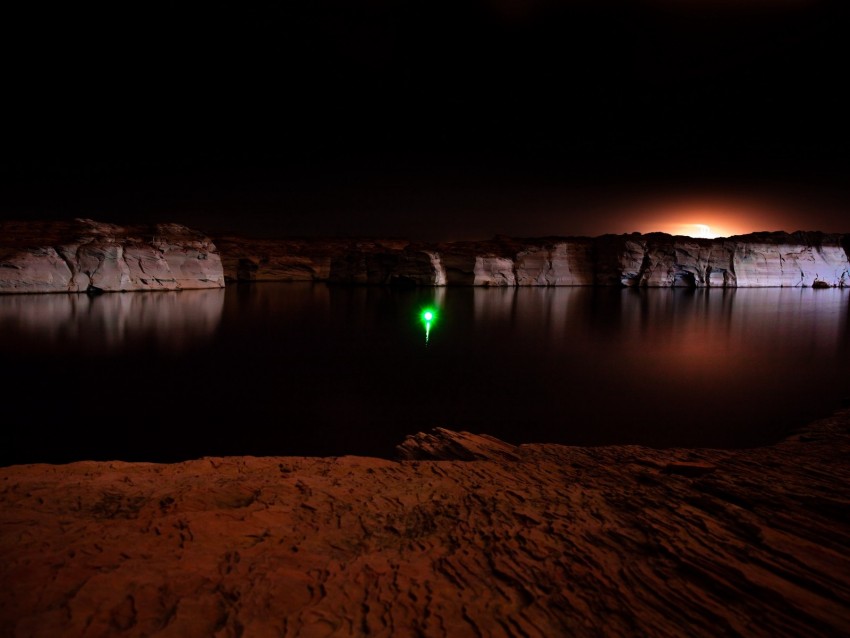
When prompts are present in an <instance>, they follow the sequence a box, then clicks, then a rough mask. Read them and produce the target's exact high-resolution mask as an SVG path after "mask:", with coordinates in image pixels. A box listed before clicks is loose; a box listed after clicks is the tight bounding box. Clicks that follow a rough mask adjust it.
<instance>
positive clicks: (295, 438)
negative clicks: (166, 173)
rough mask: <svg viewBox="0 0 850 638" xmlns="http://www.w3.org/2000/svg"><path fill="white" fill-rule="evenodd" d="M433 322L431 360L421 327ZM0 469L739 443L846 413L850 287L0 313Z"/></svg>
mask: <svg viewBox="0 0 850 638" xmlns="http://www.w3.org/2000/svg"><path fill="white" fill-rule="evenodd" d="M427 305H434V306H436V307H438V308H439V309H440V316H439V318H438V320H437V321H436V322H435V323H434V324H433V325H432V327H431V330H430V333H429V335H428V342H427V343H426V335H425V329H424V326H423V325H422V324H421V323H420V321H419V311H420V309H421V308H423V307H425V306H427ZM0 363H2V365H0V369H1V370H2V373H0V374H2V377H0V381H2V396H3V410H2V423H3V438H4V442H3V445H2V457H0V462H2V463H3V464H9V463H24V462H38V461H45V462H66V461H73V460H82V459H98V460H106V459H121V460H148V461H175V460H184V459H191V458H198V457H200V456H206V455H233V454H252V455H302V454H307V455H341V454H362V455H383V456H391V455H392V454H393V448H394V446H395V445H397V444H398V443H400V442H401V441H402V440H403V439H404V437H405V435H406V434H409V433H413V432H416V431H420V430H425V429H428V428H432V427H434V426H446V427H449V428H453V429H464V430H470V431H473V432H486V433H489V434H492V435H494V436H497V437H500V438H503V439H505V440H508V441H511V442H517V443H518V442H558V443H566V444H578V445H599V444H609V443H634V444H642V445H650V446H663V447H668V446H711V447H746V446H752V445H760V444H765V443H770V442H773V441H776V440H778V439H780V438H782V437H783V436H785V435H787V434H788V433H789V432H790V431H792V430H793V429H794V428H796V427H798V426H800V425H802V424H804V423H805V422H807V421H809V420H811V419H813V418H816V417H820V416H824V415H826V414H828V413H830V412H831V411H832V410H834V409H835V408H836V407H838V406H839V405H840V402H841V399H842V398H844V397H847V396H849V395H850V291H846V290H812V289H789V288H783V289H780V288H772V289H748V290H747V289H745V290H733V291H723V290H698V291H693V290H684V289H677V290H672V289H653V290H641V291H636V290H620V289H608V288H523V289H486V288H450V289H411V290H394V289H388V288H377V287H363V288H360V287H332V286H326V285H323V284H316V285H313V284H304V285H302V284H271V283H269V284H254V285H238V286H236V285H235V286H231V287H228V288H227V289H226V290H213V291H184V292H179V293H168V292H155V293H120V294H119V293H115V294H106V295H102V296H98V297H88V296H86V295H7V296H0Z"/></svg>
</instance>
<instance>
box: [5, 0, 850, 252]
mask: <svg viewBox="0 0 850 638" xmlns="http://www.w3.org/2000/svg"><path fill="white" fill-rule="evenodd" d="M845 4H846V3H845ZM841 5H842V3H837V2H836V3H829V2H819V1H817V0H775V1H771V0H740V1H737V2H735V1H732V0H728V1H723V0H717V1H712V0H688V1H682V2H675V1H673V0H669V1H665V0H655V1H651V0H645V1H639V0H632V1H630V2H626V1H613V0H592V1H590V0H588V1H573V2H555V1H549V0H526V1H524V2H520V1H519V0H517V1H511V0H480V1H478V2H462V1H461V0H455V1H452V2H445V3H442V2H435V1H433V0H430V1H428V2H425V1H419V0H411V1H408V2H390V1H389V0H372V1H369V2H356V1H354V0H347V1H344V0H340V1H329V0H310V1H309V2H258V3H246V2H215V1H210V2H207V3H204V4H197V5H193V4H189V3H163V4H159V3H129V2H128V3H124V2H116V3H112V4H111V5H104V6H98V5H95V4H88V5H82V4H77V3H64V4H63V5H60V6H53V5H49V4H43V3H35V2H33V3H28V5H27V8H26V9H19V10H15V11H13V12H12V13H9V14H7V19H6V20H4V22H5V23H6V27H5V28H6V30H7V31H8V33H7V34H6V35H5V36H4V38H3V45H2V46H3V65H4V73H3V83H4V91H3V95H4V98H3V102H4V108H5V109H6V111H7V113H6V115H5V116H4V123H5V125H4V127H3V140H2V165H0V168H1V169H2V183H0V186H2V195H0V214H2V216H3V217H4V218H27V217H40V218H64V217H71V216H87V217H93V218H96V219H101V220H104V221H116V222H133V221H178V222H183V223H187V224H190V225H193V226H195V227H199V228H203V229H206V230H210V231H221V230H226V229H231V230H235V231H238V232H243V233H247V234H265V235H278V236H282V235H376V234H377V235H392V236H407V237H413V238H420V239H454V238H476V237H489V236H492V235H493V234H496V233H506V234H513V235H526V236H530V235H542V234H559V235H566V234H601V233H603V232H628V231H632V230H641V231H648V230H653V229H654V228H653V227H650V226H648V224H653V223H656V222H657V221H658V220H668V221H670V220H674V219H678V218H677V217H676V216H677V215H679V214H680V213H679V212H677V211H679V210H680V209H681V210H684V209H685V208H688V207H690V209H699V210H700V211H702V212H699V211H698V212H693V211H692V210H691V212H688V213H687V214H685V213H681V215H683V216H682V217H681V219H679V221H681V222H682V223H687V222H699V223H707V222H706V221H705V220H706V219H709V218H711V220H712V221H711V223H715V221H716V219H719V217H718V215H719V216H720V217H723V215H725V219H727V221H728V222H729V223H728V227H729V228H733V227H734V229H735V230H741V231H744V230H759V229H769V230H774V229H782V228H784V229H786V230H795V229H797V228H803V229H811V230H814V229H822V230H832V231H850V214H848V213H847V212H846V210H847V208H846V207H847V204H848V202H849V201H850V194H849V193H850V189H848V183H847V182H848V180H847V175H848V169H849V168H850V161H848V153H847V149H848V142H850V131H848V122H847V119H848V105H847V102H846V101H844V100H842V99H841V98H840V95H841V94H842V92H843V91H844V90H845V89H846V83H847V62H848V60H850V55H848V53H850V52H849V51H848V42H850V39H848V38H847V37H846V25H847V24H848V23H847V17H848V16H847V10H846V9H844V8H843V7H842V6H841ZM661 200H663V202H664V203H663V205H662V204H659V203H658V202H659V201H661ZM730 202H731V203H730ZM745 204H746V205H745ZM653 207H655V208H657V209H658V210H655V209H654V208H653ZM677 207H679V208H677ZM650 209H652V210H650ZM661 209H663V212H658V211H660V210H661ZM690 209H689V210H690ZM636 211H640V212H636ZM754 211H756V212H754ZM688 215H689V216H688ZM699 215H703V217H702V218H700V219H702V220H703V221H700V219H698V217H699ZM712 215H714V217H712ZM686 217H687V218H686ZM730 219H731V220H732V221H729V220H730Z"/></svg>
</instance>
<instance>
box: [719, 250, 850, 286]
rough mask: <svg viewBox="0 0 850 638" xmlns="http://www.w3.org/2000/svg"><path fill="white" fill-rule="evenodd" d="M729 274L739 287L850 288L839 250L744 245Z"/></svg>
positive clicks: (843, 259) (845, 262) (736, 254)
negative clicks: (822, 284)
mask: <svg viewBox="0 0 850 638" xmlns="http://www.w3.org/2000/svg"><path fill="white" fill-rule="evenodd" d="M733 270H734V273H735V277H736V280H737V285H738V286H739V287H755V286H789V287H790V286H802V287H811V285H812V284H813V283H814V282H815V280H819V281H825V282H826V283H827V284H829V285H831V286H843V285H847V284H850V273H848V270H850V267H848V263H847V255H846V254H845V253H844V250H843V248H841V246H822V245H819V246H812V245H801V244H788V243H781V244H767V243H761V242H752V243H751V242H746V243H742V244H739V245H738V249H737V250H736V251H735V253H734V257H733Z"/></svg>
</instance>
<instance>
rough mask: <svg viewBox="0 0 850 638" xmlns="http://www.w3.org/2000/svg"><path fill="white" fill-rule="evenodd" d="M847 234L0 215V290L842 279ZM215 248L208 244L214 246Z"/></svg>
mask: <svg viewBox="0 0 850 638" xmlns="http://www.w3.org/2000/svg"><path fill="white" fill-rule="evenodd" d="M848 237H850V236H842V235H829V234H825V233H819V232H796V233H784V232H775V233H753V234H749V235H739V236H736V237H729V238H718V239H694V238H691V237H682V236H672V235H666V234H663V233H650V234H647V235H641V234H639V233H633V234H631V235H602V236H600V237H595V238H589V237H566V238H564V237H549V238H542V239H515V238H511V237H503V236H497V237H495V238H493V239H490V240H486V241H465V242H449V243H440V244H424V243H416V242H410V241H407V240H403V239H385V240H377V239H361V240H354V239H350V240H349V239H280V240H275V239H247V238H243V237H236V236H232V235H228V236H219V237H215V244H213V242H212V241H211V240H210V239H209V238H207V237H205V236H204V235H203V234H201V233H198V232H195V231H192V230H189V229H188V228H185V227H183V226H178V225H176V224H158V225H156V226H150V227H129V228H122V227H118V226H114V225H111V224H101V223H97V222H93V221H91V220H76V221H75V222H73V223H53V224H51V223H13V222H6V223H3V224H0V292H79V291H85V290H87V289H89V286H91V287H92V288H94V289H99V290H110V291H111V290H160V289H167V290H174V289H181V288H211V287H220V286H222V285H223V282H224V281H225V280H227V281H248V282H259V281H323V282H332V283H345V284H370V285H396V284H402V285H403V284H409V285H417V286H443V285H450V286H456V285H462V286H593V285H597V286H647V287H671V286H683V287H728V288H736V287H768V286H788V287H793V286H799V287H811V286H813V285H814V284H815V282H816V281H817V282H820V283H819V285H821V286H828V287H833V286H841V287H844V286H848V285H850V261H848V253H847V250H848V245H850V239H848ZM216 247H218V248H216Z"/></svg>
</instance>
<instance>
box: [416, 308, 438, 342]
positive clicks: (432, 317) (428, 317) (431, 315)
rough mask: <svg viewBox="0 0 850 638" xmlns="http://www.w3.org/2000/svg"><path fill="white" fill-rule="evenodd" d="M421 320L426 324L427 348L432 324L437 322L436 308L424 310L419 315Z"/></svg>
mask: <svg viewBox="0 0 850 638" xmlns="http://www.w3.org/2000/svg"><path fill="white" fill-rule="evenodd" d="M419 318H420V319H421V320H422V323H423V324H425V345H426V346H427V345H428V341H429V340H430V338H431V324H432V323H434V322H435V321H437V310H436V308H423V309H422V312H420V313H419Z"/></svg>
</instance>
